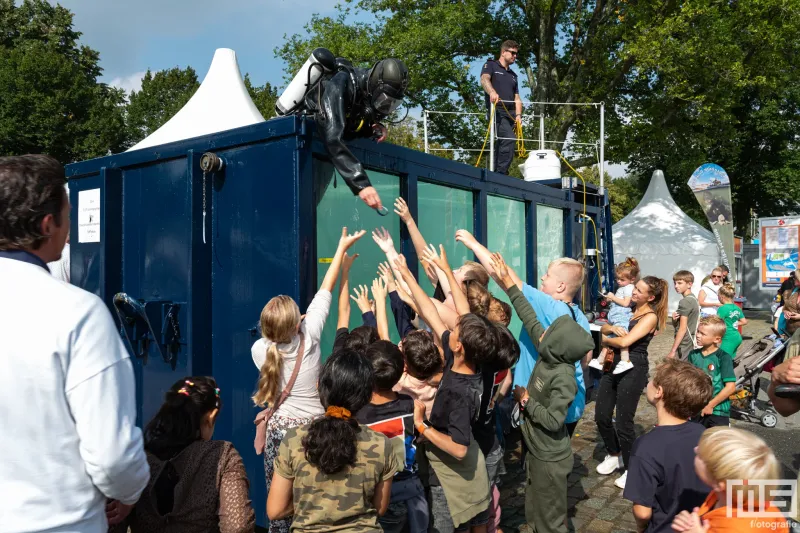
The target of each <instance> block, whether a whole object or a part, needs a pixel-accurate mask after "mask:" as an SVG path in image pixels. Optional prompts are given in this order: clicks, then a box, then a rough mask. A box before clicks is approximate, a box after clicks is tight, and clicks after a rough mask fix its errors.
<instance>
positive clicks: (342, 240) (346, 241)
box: [339, 227, 367, 250]
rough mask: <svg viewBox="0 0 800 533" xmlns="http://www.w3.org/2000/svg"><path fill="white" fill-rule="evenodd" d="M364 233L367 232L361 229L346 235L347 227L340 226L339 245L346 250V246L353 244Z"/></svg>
mask: <svg viewBox="0 0 800 533" xmlns="http://www.w3.org/2000/svg"><path fill="white" fill-rule="evenodd" d="M366 233H367V232H366V231H364V230H363V229H362V230H360V231H357V232H355V233H353V234H350V235H348V233H347V227H344V228H342V236H341V237H339V247H340V248H343V249H345V250H347V249H348V248H350V247H351V246H353V245H354V244H355V243H356V241H358V239H360V238H361V237H363V236H364V235H365V234H366Z"/></svg>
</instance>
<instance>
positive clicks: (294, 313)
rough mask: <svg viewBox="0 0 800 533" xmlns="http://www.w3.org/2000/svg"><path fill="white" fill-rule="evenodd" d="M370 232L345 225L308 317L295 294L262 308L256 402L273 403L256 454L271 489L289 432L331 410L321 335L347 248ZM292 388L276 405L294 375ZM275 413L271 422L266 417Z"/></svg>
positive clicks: (284, 531)
mask: <svg viewBox="0 0 800 533" xmlns="http://www.w3.org/2000/svg"><path fill="white" fill-rule="evenodd" d="M364 233H365V232H364V230H361V231H358V232H356V233H354V234H353V235H348V234H347V228H342V236H341V238H340V239H339V245H338V247H337V249H336V253H335V254H334V256H333V261H332V262H331V266H330V267H329V268H328V271H327V272H326V273H325V278H324V279H323V280H322V284H321V285H320V288H319V291H317V294H316V295H315V296H314V299H313V300H312V301H311V304H310V305H309V306H308V311H307V312H306V316H305V320H302V321H301V320H300V318H301V317H300V308H299V307H297V304H296V303H295V301H294V300H293V299H292V298H291V297H290V296H285V295H280V296H275V297H274V298H272V299H271V300H270V301H269V302H268V303H267V305H265V306H264V309H263V310H262V311H261V321H260V324H261V335H262V338H261V339H259V340H257V341H256V342H255V343H254V344H253V347H252V348H251V353H252V356H253V362H255V364H256V366H257V367H258V369H259V377H258V386H257V390H256V393H255V394H254V395H253V403H255V404H256V405H257V406H259V407H265V406H267V405H268V406H269V407H270V410H269V411H268V410H264V411H262V413H261V414H259V416H258V417H257V418H256V423H257V424H258V425H257V429H256V444H255V446H256V453H261V452H262V451H263V452H264V473H265V478H266V484H267V492H269V491H270V483H271V481H272V477H273V476H272V473H273V465H274V462H275V456H276V455H277V453H278V446H279V445H280V443H281V440H282V439H283V437H284V435H285V434H286V431H287V430H288V429H290V428H296V427H299V426H302V425H304V424H307V423H309V422H311V420H313V419H315V418H316V417H318V416H320V415H322V414H323V413H324V412H325V411H324V410H323V408H322V405H321V404H320V398H319V393H318V392H317V377H318V375H319V369H320V364H321V360H322V359H321V357H322V354H321V352H320V338H321V336H322V329H323V328H324V327H325V320H326V319H327V318H328V312H329V311H330V307H331V299H332V295H331V291H332V290H333V287H334V285H335V284H336V279H337V278H338V277H339V270H340V268H341V266H342V263H343V262H345V261H348V260H350V259H349V258H347V254H346V252H347V250H348V249H349V248H350V247H351V246H352V245H353V244H355V242H356V241H357V240H358V239H360V238H361V237H362V236H363V235H364ZM297 365H300V366H299V367H298V371H297V374H296V375H295V376H294V383H292V386H291V391H289V395H288V396H287V397H286V398H285V401H284V402H283V403H281V404H280V405H276V403H277V402H278V400H279V398H280V397H281V395H282V391H283V390H284V389H285V388H286V387H287V385H288V384H289V382H290V381H291V379H292V376H293V371H294V370H295V367H296V366H297ZM267 413H270V414H271V416H269V419H268V420H267V421H266V422H265V418H266V417H265V415H266V414H267ZM291 524H292V521H291V519H283V520H272V521H270V524H269V531H270V532H271V533H289V526H291Z"/></svg>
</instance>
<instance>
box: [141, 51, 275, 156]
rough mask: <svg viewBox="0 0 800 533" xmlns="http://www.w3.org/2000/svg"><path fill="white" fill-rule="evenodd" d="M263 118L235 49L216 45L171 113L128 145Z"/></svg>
mask: <svg viewBox="0 0 800 533" xmlns="http://www.w3.org/2000/svg"><path fill="white" fill-rule="evenodd" d="M259 122H264V117H262V116H261V113H259V111H258V108H256V106H255V104H254V103H253V100H252V99H251V98H250V95H249V94H248V92H247V88H246V87H245V85H244V81H243V80H242V73H241V72H240V71H239V63H238V62H237V61H236V52H234V51H233V50H231V49H229V48H219V49H217V51H216V52H215V53H214V59H213V60H212V61H211V67H209V69H208V73H207V74H206V77H205V79H204V80H203V83H201V84H200V88H198V89H197V92H196V93H194V95H193V96H192V98H191V99H190V100H189V101H188V102H186V105H185V106H183V107H182V108H181V110H180V111H178V112H177V113H176V114H175V116H174V117H172V118H171V119H169V121H168V122H167V123H166V124H164V125H163V126H161V127H160V128H158V129H157V130H156V131H154V132H153V133H151V134H150V135H149V136H148V137H146V138H145V139H143V140H142V141H141V142H139V143H138V144H136V145H135V146H133V147H132V148H130V149H129V150H128V151H131V150H139V149H142V148H148V147H151V146H158V145H161V144H167V143H171V142H175V141H182V140H184V139H191V138H192V137H200V136H201V135H208V134H209V133H217V132H220V131H225V130H231V129H234V128H241V127H242V126H249V125H251V124H257V123H259Z"/></svg>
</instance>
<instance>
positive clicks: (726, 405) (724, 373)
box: [687, 348, 736, 416]
mask: <svg viewBox="0 0 800 533" xmlns="http://www.w3.org/2000/svg"><path fill="white" fill-rule="evenodd" d="M687 360H688V361H689V362H690V363H692V364H693V365H694V366H696V367H697V368H699V369H701V370H702V371H703V372H705V373H706V374H708V376H709V377H710V378H711V383H712V385H713V386H714V396H716V395H717V394H719V393H720V391H721V390H722V389H723V388H724V387H725V384H726V383H731V382H732V383H735V382H736V374H734V373H733V359H731V356H730V355H729V354H728V353H727V352H724V351H722V349H719V350H717V351H716V352H712V353H710V354H709V355H703V351H702V348H698V349H697V350H692V351H691V352H689V357H688V359H687ZM713 414H715V415H718V416H731V402H730V401H729V400H725V401H723V402H722V403H720V404H719V405H717V406H716V407H714V413H713Z"/></svg>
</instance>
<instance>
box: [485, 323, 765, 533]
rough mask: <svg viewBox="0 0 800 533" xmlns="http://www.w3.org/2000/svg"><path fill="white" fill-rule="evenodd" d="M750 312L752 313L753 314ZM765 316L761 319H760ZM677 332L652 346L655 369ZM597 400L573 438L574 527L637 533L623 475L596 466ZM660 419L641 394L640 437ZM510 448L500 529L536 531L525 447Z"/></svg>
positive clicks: (578, 531) (761, 328)
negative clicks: (529, 511) (523, 464)
mask: <svg viewBox="0 0 800 533" xmlns="http://www.w3.org/2000/svg"><path fill="white" fill-rule="evenodd" d="M748 315H749V313H748ZM759 318H761V317H759ZM768 333H769V324H768V323H767V322H766V321H764V320H763V319H755V320H754V319H751V320H750V322H749V323H748V325H746V326H744V330H743V334H744V336H745V337H747V336H752V337H753V338H761V337H762V336H764V335H766V334H768ZM672 340H673V331H672V328H671V327H670V326H668V327H667V330H666V331H664V332H663V333H662V334H659V335H657V336H656V337H655V338H654V339H653V341H652V342H651V344H650V349H649V358H650V368H653V367H654V366H655V364H656V363H657V362H658V361H659V360H661V359H662V358H663V357H664V356H666V354H667V353H668V352H669V349H670V348H671V346H672ZM594 407H595V404H594V402H590V403H589V404H588V405H587V406H586V411H585V412H584V415H583V418H582V419H581V421H580V422H579V423H578V427H577V428H576V430H575V435H574V436H573V438H572V450H573V452H574V455H573V460H574V466H573V470H572V473H571V474H570V476H569V479H568V485H569V489H568V493H567V496H568V502H569V526H570V531H573V532H575V533H584V532H586V533H589V532H591V533H617V532H619V533H621V532H635V531H636V523H635V522H634V520H633V514H632V512H631V502H629V501H628V500H625V499H624V498H622V490H621V489H619V488H617V487H616V486H615V485H614V480H615V479H616V478H617V477H618V475H619V474H612V475H610V476H601V475H599V474H597V473H596V472H595V467H596V466H597V465H598V464H599V463H600V461H602V460H603V457H605V448H604V447H603V444H602V440H601V439H600V436H599V435H598V434H597V427H596V426H595V423H594ZM655 423H656V411H655V408H654V407H652V406H651V405H650V404H648V403H647V399H646V398H645V396H644V394H642V396H641V398H640V400H639V407H638V409H637V411H636V417H635V424H636V435H637V436H639V435H641V434H643V433H645V432H647V431H649V430H650V429H651V428H652V427H653V426H654V425H655ZM513 448H514V449H512V450H507V452H506V469H507V471H508V473H507V474H506V475H505V476H503V478H502V486H501V488H500V505H501V507H502V513H503V514H502V519H501V523H500V527H501V529H502V530H503V531H504V532H505V533H531V532H530V529H529V528H528V525H527V524H526V523H525V496H524V495H525V474H524V472H523V471H522V469H521V468H520V453H521V450H520V447H519V444H518V443H517V444H516V445H514V446H513Z"/></svg>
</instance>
